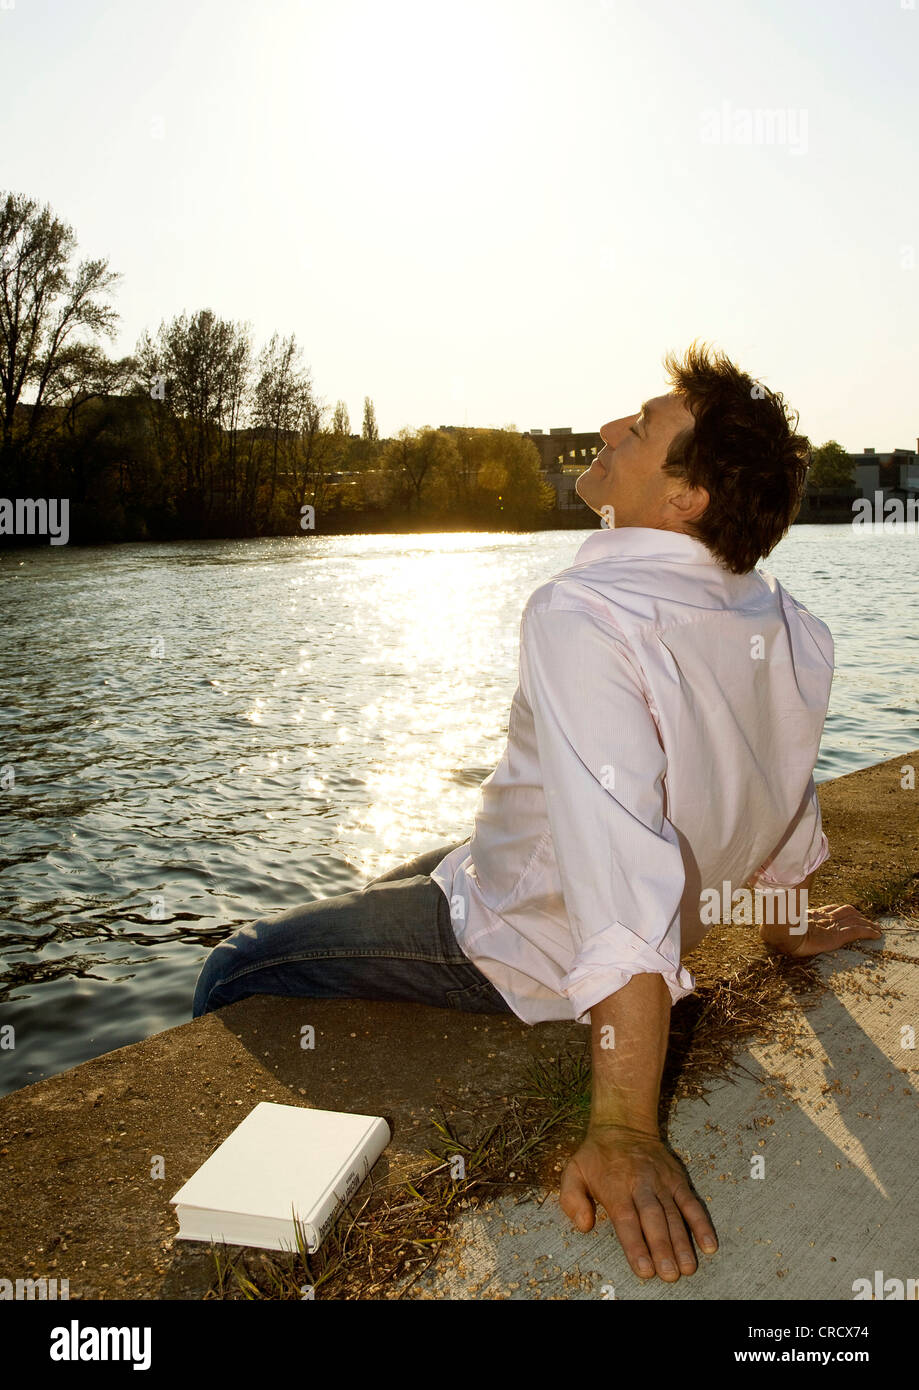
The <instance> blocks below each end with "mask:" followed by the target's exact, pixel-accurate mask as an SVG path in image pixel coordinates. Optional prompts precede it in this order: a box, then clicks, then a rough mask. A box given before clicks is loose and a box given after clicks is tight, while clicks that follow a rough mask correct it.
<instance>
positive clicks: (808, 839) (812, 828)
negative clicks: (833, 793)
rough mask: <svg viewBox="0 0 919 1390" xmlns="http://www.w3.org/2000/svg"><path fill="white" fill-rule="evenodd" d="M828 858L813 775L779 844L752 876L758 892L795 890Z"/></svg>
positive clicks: (828, 853) (828, 850)
mask: <svg viewBox="0 0 919 1390" xmlns="http://www.w3.org/2000/svg"><path fill="white" fill-rule="evenodd" d="M829 857H830V846H829V842H828V840H827V837H826V835H825V834H824V833H823V822H822V819H821V816H820V802H819V800H818V798H817V787H816V785H815V783H814V778H813V775H811V779H810V781H809V782H808V784H807V788H806V790H805V792H804V796H803V797H802V798H801V804H800V806H799V807H798V810H797V812H796V814H795V816H794V819H793V820H792V822H791V824H790V825H789V827H788V829H787V830H786V832H785V834H784V836H783V837H782V840H781V842H780V843H779V845H777V847H776V848H775V850H774V851H773V852H772V854H771V855H770V856H769V858H768V859H767V860H766V862H765V863H764V864H761V865H760V867H759V869H758V870H757V871H756V873H755V874H754V875H753V877H752V879H751V882H752V883H753V884H754V885H755V886H756V887H759V888H763V889H769V888H795V887H797V885H798V884H799V883H803V881H804V879H806V878H808V877H809V875H810V874H812V873H813V872H814V870H815V869H819V868H820V865H821V864H822V863H823V862H824V860H825V859H829Z"/></svg>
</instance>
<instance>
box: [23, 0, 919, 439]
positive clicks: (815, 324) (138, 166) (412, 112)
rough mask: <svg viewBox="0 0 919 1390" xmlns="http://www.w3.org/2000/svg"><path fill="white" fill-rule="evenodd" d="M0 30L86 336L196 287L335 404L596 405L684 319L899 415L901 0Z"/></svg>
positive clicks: (911, 194) (908, 106)
mask: <svg viewBox="0 0 919 1390" xmlns="http://www.w3.org/2000/svg"><path fill="white" fill-rule="evenodd" d="M0 55H2V56H0V82H2V89H3V97H4V99H3V102H2V106H0V148H2V152H3V153H2V166H0V187H2V188H3V189H6V190H13V191H16V192H21V193H26V194H28V195H30V196H33V197H35V198H37V199H39V201H41V202H49V203H50V204H51V206H52V208H53V209H54V211H55V212H56V213H57V214H58V215H59V216H61V217H63V218H64V219H65V220H66V221H68V222H70V223H71V224H72V226H73V227H74V230H75V231H76V233H77V237H78V240H79V246H80V251H81V253H82V254H83V255H86V256H90V255H91V256H104V257H107V258H108V259H109V262H110V265H111V268H112V269H114V270H117V271H120V272H121V273H122V276H123V279H122V280H121V282H120V286H119V289H118V292H117V298H116V304H117V307H118V309H119V311H120V313H121V315H122V319H121V329H120V333H119V336H118V338H117V340H116V341H115V342H114V343H113V344H111V345H110V347H109V351H110V352H118V353H127V352H131V351H132V350H133V349H134V346H135V344H136V341H137V338H138V335H139V334H140V332H141V331H142V330H143V329H144V328H149V329H150V330H151V331H155V329H156V328H157V326H158V325H159V323H160V321H161V320H162V319H168V318H171V317H172V316H173V315H174V314H177V313H180V312H182V311H183V310H184V311H188V312H194V311H196V310H198V309H201V308H205V307H210V308H212V309H213V310H214V311H215V312H216V313H218V314H220V315H222V316H223V317H226V318H234V319H240V320H246V321H248V322H249V323H250V324H251V325H252V330H253V336H254V339H255V343H256V346H257V347H258V346H260V345H261V343H262V342H264V340H265V339H266V338H267V337H268V336H270V334H271V333H272V331H274V330H277V331H279V332H281V333H285V334H286V333H290V332H295V333H296V335H297V338H298V341H299V342H300V343H301V344H302V346H303V349H304V360H305V361H306V362H307V363H308V364H309V366H310V367H311V369H312V372H313V379H314V383H315V386H316V388H317V391H318V392H319V394H320V395H321V396H322V397H324V398H325V399H326V400H327V401H328V402H329V403H330V404H332V403H334V401H335V400H336V398H338V397H342V398H343V399H344V400H345V402H346V404H347V405H348V408H349V410H350V413H351V422H352V429H358V428H359V427H360V419H361V412H362V403H363V398H364V395H365V394H368V395H370V396H371V397H372V398H373V400H374V402H375V405H376V409H377V418H378V421H379V424H380V427H381V431H382V432H383V433H384V434H390V433H393V432H394V431H395V430H397V429H398V428H400V427H401V426H402V425H410V426H414V427H417V426H421V425H425V424H430V425H440V424H451V423H452V424H463V423H468V424H470V425H508V424H513V425H516V426H517V428H519V429H527V428H530V427H532V426H539V427H542V428H544V429H546V428H549V427H551V426H554V425H571V426H572V427H573V428H574V429H575V430H593V429H597V428H599V426H600V425H601V424H602V423H603V422H604V421H605V420H607V419H610V418H612V417H614V416H617V415H622V414H627V413H629V412H631V411H633V410H637V409H638V408H639V405H640V403H641V401H642V400H643V399H644V398H645V397H646V396H648V395H651V394H655V393H656V392H658V391H660V390H664V389H666V384H665V378H664V374H663V369H662V367H661V357H662V355H663V353H664V351H665V350H666V349H667V348H669V347H674V348H677V349H680V348H683V347H685V346H686V345H688V343H689V342H690V340H691V339H692V338H694V337H699V338H708V339H709V340H711V341H713V342H715V343H716V344H718V346H720V347H722V348H723V349H724V350H725V351H727V352H728V353H729V354H730V355H731V356H732V357H734V358H735V360H736V361H738V363H739V364H740V365H741V366H743V367H744V368H745V369H746V370H748V371H749V372H751V373H752V375H753V376H754V377H757V378H760V379H761V380H763V381H764V382H765V383H766V384H767V385H768V386H771V387H773V388H776V389H778V390H781V391H782V392H783V393H784V394H785V397H786V399H787V400H788V401H789V402H790V403H791V405H792V406H794V407H795V408H797V409H798V410H799V411H800V413H801V424H800V428H801V429H802V430H804V431H805V432H806V433H808V434H809V435H810V436H811V438H812V440H813V441H814V442H815V443H821V442H823V441H824V440H825V439H828V438H831V437H832V438H836V439H839V440H840V442H841V443H842V444H844V445H845V447H846V448H848V449H850V450H853V451H860V450H861V449H862V448H863V447H864V446H865V445H874V446H875V447H876V448H878V449H887V448H891V447H893V446H895V445H899V446H901V447H915V445H916V437H917V435H919V403H917V394H919V393H917V361H919V356H917V351H916V346H917V323H919V316H917V307H919V306H917V299H919V296H917V284H919V179H917V170H916V150H915V137H916V128H917V121H916V103H917V87H916V71H917V58H919V9H917V8H906V7H905V4H904V3H901V0H761V3H758V4H754V3H751V0H692V3H687V2H686V0H456V3H453V4H449V5H448V4H444V3H437V0H385V3H384V0H375V3H370V0H156V3H155V4H154V3H150V2H149V0H0ZM745 112H746V113H747V116H746V117H745V116H744V113H745ZM757 112H759V113H764V112H765V113H771V115H770V116H768V117H763V116H762V114H761V115H760V117H759V120H757ZM778 113H781V119H780V118H779V115H778ZM745 120H746V122H747V124H746V126H745V125H744V121H745ZM783 127H784V129H783ZM745 135H746V136H747V138H746V140H745V138H744V137H745ZM770 136H771V137H772V138H771V141H770V138H769V137H770Z"/></svg>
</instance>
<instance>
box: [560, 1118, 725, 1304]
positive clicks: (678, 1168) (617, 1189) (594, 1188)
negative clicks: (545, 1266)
mask: <svg viewBox="0 0 919 1390" xmlns="http://www.w3.org/2000/svg"><path fill="white" fill-rule="evenodd" d="M559 1201H560V1204H561V1208H562V1211H563V1212H564V1213H565V1215H566V1216H567V1217H569V1218H570V1219H571V1220H572V1221H573V1222H574V1224H575V1226H577V1228H578V1230H580V1231H589V1230H591V1229H592V1228H593V1225H594V1204H595V1203H597V1202H599V1203H600V1205H601V1206H603V1207H604V1208H605V1210H606V1212H607V1214H608V1216H609V1218H610V1220H611V1221H612V1223H613V1227H614V1229H615V1232H616V1235H617V1236H618V1237H619V1242H620V1244H621V1246H622V1248H623V1250H624V1251H625V1254H626V1258H627V1260H628V1262H629V1264H630V1265H631V1267H632V1269H633V1270H634V1272H635V1273H636V1274H637V1275H638V1277H639V1278H640V1279H648V1278H650V1277H651V1276H652V1275H653V1274H654V1273H655V1272H656V1273H657V1274H659V1275H660V1277H661V1278H662V1279H665V1280H666V1281H667V1282H668V1283H674V1282H675V1281H676V1280H677V1279H679V1277H680V1273H681V1272H682V1273H683V1274H694V1273H695V1270H696V1257H695V1254H694V1253H693V1247H692V1241H691V1240H690V1238H689V1234H688V1232H687V1227H688V1228H689V1230H690V1231H691V1232H692V1234H693V1235H694V1236H695V1238H696V1240H697V1241H698V1243H699V1245H700V1246H701V1247H702V1249H703V1250H705V1251H706V1252H707V1253H714V1251H715V1250H717V1248H718V1240H717V1237H716V1236H715V1228H714V1226H713V1225H712V1223H711V1220H710V1219H709V1215H708V1212H707V1211H706V1209H705V1206H704V1205H703V1203H702V1202H701V1201H700V1200H699V1198H698V1197H697V1196H696V1195H695V1193H694V1192H693V1191H692V1189H691V1187H690V1185H689V1178H688V1176H687V1174H686V1170H685V1168H684V1167H683V1165H682V1164H681V1163H680V1161H679V1159H677V1158H675V1157H674V1155H673V1154H672V1153H670V1151H669V1149H667V1148H666V1146H665V1145H664V1144H663V1142H662V1141H661V1140H660V1139H659V1138H657V1137H656V1136H655V1135H653V1134H645V1133H642V1132H641V1131H640V1130H634V1129H629V1128H628V1127H627V1126H625V1125H618V1124H604V1125H601V1124H591V1126H590V1128H589V1129H588V1131H587V1137H586V1138H585V1140H584V1142H583V1144H582V1145H581V1147H580V1148H579V1149H578V1150H577V1152H576V1153H574V1154H573V1155H572V1157H571V1158H570V1159H569V1161H568V1164H567V1166H566V1168H565V1171H564V1172H563V1173H562V1182H561V1191H560V1194H559Z"/></svg>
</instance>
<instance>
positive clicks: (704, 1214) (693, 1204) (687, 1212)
mask: <svg viewBox="0 0 919 1390" xmlns="http://www.w3.org/2000/svg"><path fill="white" fill-rule="evenodd" d="M673 1200H674V1201H675V1202H676V1204H677V1206H678V1207H679V1209H680V1211H681V1212H682V1214H683V1218H684V1220H685V1221H686V1224H687V1226H688V1227H689V1229H690V1230H691V1231H692V1234H693V1238H694V1239H695V1241H696V1244H697V1245H700V1246H701V1247H702V1249H703V1250H704V1251H705V1253H706V1254H707V1255H714V1253H715V1251H716V1250H717V1249H718V1237H717V1235H716V1234H715V1228H714V1226H713V1225H712V1219H711V1217H710V1216H709V1214H708V1208H707V1207H706V1206H705V1203H704V1202H702V1201H701V1200H700V1199H699V1198H698V1197H697V1196H696V1194H695V1193H694V1192H693V1190H692V1188H691V1187H690V1186H689V1183H681V1184H680V1186H679V1187H677V1188H676V1189H675V1190H674V1193H673Z"/></svg>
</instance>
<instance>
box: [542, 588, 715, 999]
mask: <svg viewBox="0 0 919 1390" xmlns="http://www.w3.org/2000/svg"><path fill="white" fill-rule="evenodd" d="M521 639H522V640H521V667H520V670H521V684H522V690H523V693H524V695H525V697H526V699H527V701H528V703H529V704H530V707H531V709H532V712H533V719H534V725H535V731H536V741H537V746H538V754H539V764H540V770H541V773H542V778H543V789H544V792H545V797H546V809H547V816H548V821H549V828H550V832H551V835H552V841H553V847H554V850H555V857H556V860H557V863H558V868H559V875H560V879H561V885H562V892H563V896H564V900H565V909H566V915H567V918H568V921H569V924H570V930H571V936H572V944H573V951H574V960H573V964H572V966H571V969H570V970H569V972H568V974H567V976H566V977H565V980H564V985H563V992H564V993H565V994H566V995H567V997H568V998H569V999H570V1000H571V1001H572V1004H573V1006H574V1009H575V1017H576V1018H578V1019H579V1020H583V1016H584V1014H586V1013H587V1012H588V1011H589V1009H590V1008H591V1007H592V1006H593V1005H594V1004H597V1003H599V1001H600V1000H601V999H606V998H607V997H608V996H609V995H611V994H614V993H616V991H617V990H619V989H622V987H623V986H624V985H626V984H628V982H629V980H630V979H631V978H632V976H633V975H637V974H641V973H651V972H653V973H657V974H660V975H662V976H663V977H664V979H665V981H666V983H667V986H668V989H669V990H670V996H671V999H672V1001H673V1002H674V1003H675V1002H676V1001H677V1000H678V999H681V998H683V996H684V995H687V994H689V993H691V992H692V990H693V989H694V987H695V981H694V979H693V977H692V975H690V973H689V971H687V970H685V969H684V968H683V967H682V966H681V964H680V899H681V897H682V894H683V890H684V886H685V870H684V866H683V859H682V854H681V852H680V847H679V842H678V838H677V835H676V831H675V830H674V828H673V826H672V825H671V823H670V822H669V821H668V820H667V818H666V815H665V804H666V800H665V781H664V779H665V775H666V771H667V757H666V754H665V752H664V749H663V747H662V746H661V742H660V738H659V736H658V732H657V726H656V725H655V722H654V719H653V717H652V714H651V710H650V708H649V706H648V702H647V700H646V699H645V696H644V693H643V689H642V683H641V680H640V677H639V675H638V671H637V669H636V666H635V664H634V662H633V659H632V655H631V649H630V648H629V646H628V643H627V642H626V640H625V638H624V635H622V634H621V633H619V632H617V630H616V629H615V627H614V626H612V625H610V624H607V623H605V622H603V621H602V620H601V619H599V618H597V617H595V616H594V615H593V614H592V613H589V612H587V611H585V610H582V609H575V608H567V609H566V608H562V607H556V608H545V609H538V608H537V609H533V610H527V612H526V613H525V614H524V621H523V625H522V631H521Z"/></svg>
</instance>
